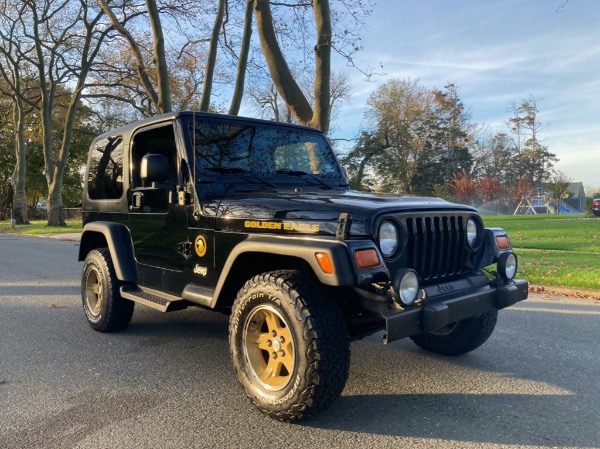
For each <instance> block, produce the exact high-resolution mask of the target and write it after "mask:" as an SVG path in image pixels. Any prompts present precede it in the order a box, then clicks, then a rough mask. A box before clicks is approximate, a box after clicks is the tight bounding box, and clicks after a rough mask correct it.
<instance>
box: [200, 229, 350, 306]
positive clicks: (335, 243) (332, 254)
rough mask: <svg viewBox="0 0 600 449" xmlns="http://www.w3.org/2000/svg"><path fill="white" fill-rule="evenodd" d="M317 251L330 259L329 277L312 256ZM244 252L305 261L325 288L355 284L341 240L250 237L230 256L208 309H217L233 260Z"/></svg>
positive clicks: (347, 254) (348, 253)
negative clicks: (331, 270) (331, 267)
mask: <svg viewBox="0 0 600 449" xmlns="http://www.w3.org/2000/svg"><path fill="white" fill-rule="evenodd" d="M318 252H321V253H326V254H327V255H328V256H329V258H330V260H331V262H332V265H333V268H334V269H333V273H332V274H327V273H324V272H323V270H321V267H320V266H319V264H318V262H317V259H316V257H315V253H318ZM244 253H264V254H271V255H272V254H275V255H281V256H288V257H297V258H299V259H302V260H304V261H305V262H307V263H308V265H309V266H310V267H311V269H312V271H313V272H314V274H315V275H316V277H317V278H318V279H319V281H320V282H322V283H323V284H325V285H329V286H335V287H338V286H346V285H354V284H355V283H356V273H355V271H354V266H353V264H352V261H351V259H350V250H349V249H348V247H347V245H346V244H345V243H344V242H343V241H341V240H319V239H298V238H287V237H280V236H277V237H274V236H263V235H251V236H249V237H248V239H246V240H244V241H243V242H241V243H239V244H238V245H237V246H236V247H235V248H234V249H233V250H232V251H231V253H230V254H229V257H228V258H227V261H226V262H225V265H224V266H223V271H222V272H221V276H220V278H219V281H218V283H217V287H216V289H215V295H214V296H213V300H212V304H211V307H213V308H214V307H215V306H216V304H217V301H218V297H219V294H220V292H221V291H222V289H223V286H224V284H225V282H226V280H227V278H228V276H229V275H230V272H231V269H232V267H233V266H234V264H235V261H236V260H237V258H238V257H239V256H240V255H242V254H244Z"/></svg>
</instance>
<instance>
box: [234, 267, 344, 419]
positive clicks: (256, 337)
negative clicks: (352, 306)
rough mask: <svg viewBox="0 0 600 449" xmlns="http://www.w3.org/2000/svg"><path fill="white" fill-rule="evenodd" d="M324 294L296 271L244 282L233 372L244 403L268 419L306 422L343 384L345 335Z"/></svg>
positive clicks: (236, 306) (338, 314)
mask: <svg viewBox="0 0 600 449" xmlns="http://www.w3.org/2000/svg"><path fill="white" fill-rule="evenodd" d="M323 288H324V287H323V286H321V285H320V284H319V283H318V282H317V281H315V280H313V279H312V278H310V277H308V276H305V275H303V274H301V273H300V272H298V271H292V270H285V271H274V272H268V273H263V274H261V275H258V276H255V277H254V278H252V279H250V280H249V281H248V282H246V284H245V285H244V286H243V288H242V289H241V290H240V292H239V293H238V295H237V298H236V300H235V303H234V305H233V308H232V313H231V321H230V324H229V347H230V351H231V358H232V361H233V365H234V367H235V370H236V373H237V376H238V379H239V381H240V383H241V384H242V386H243V388H244V390H245V392H246V395H247V396H248V397H249V398H250V400H251V401H252V402H253V403H254V405H255V406H256V407H258V408H259V409H260V410H261V411H263V412H264V413H266V414H268V415H269V416H271V417H273V418H276V419H279V420H282V421H288V422H292V421H297V420H299V419H302V418H306V417H308V416H310V415H312V414H314V413H316V412H318V411H321V410H323V409H325V408H326V407H328V406H329V405H330V404H331V403H332V402H333V401H334V400H335V399H336V398H337V397H338V396H339V395H340V394H341V392H342V390H343V389H344V386H345V384H346V380H347V378H348V368H349V364H350V349H349V338H348V332H347V329H346V326H345V323H344V321H343V317H342V315H341V312H340V310H339V308H338V307H337V306H336V304H335V303H333V302H332V301H331V300H330V299H329V298H327V297H326V296H325V295H324V294H323V293H322V291H323Z"/></svg>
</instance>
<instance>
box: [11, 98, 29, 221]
mask: <svg viewBox="0 0 600 449" xmlns="http://www.w3.org/2000/svg"><path fill="white" fill-rule="evenodd" d="M13 121H14V126H15V155H16V159H17V163H16V165H15V171H14V172H13V174H12V176H11V179H10V181H11V184H12V187H13V191H14V196H13V218H14V219H15V220H16V222H17V224H29V220H28V219H27V195H26V193H25V174H26V166H27V164H26V157H27V148H26V146H25V110H24V105H23V102H22V101H21V100H19V99H18V98H15V99H14V106H13Z"/></svg>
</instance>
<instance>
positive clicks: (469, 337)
mask: <svg viewBox="0 0 600 449" xmlns="http://www.w3.org/2000/svg"><path fill="white" fill-rule="evenodd" d="M497 319H498V311H497V310H496V309H491V310H488V311H487V312H485V313H482V314H481V315H479V316H476V317H471V318H466V319H464V320H461V321H457V322H456V323H452V324H449V325H448V326H445V327H443V328H442V329H438V330H436V331H434V332H429V333H427V334H419V335H414V336H412V337H410V338H411V340H412V341H414V342H415V343H416V345H417V346H419V347H420V348H422V349H424V350H426V351H429V352H434V353H436V354H442V355H449V356H455V355H461V354H466V353H467V352H470V351H473V350H474V349H476V348H478V347H479V346H481V345H482V344H484V343H485V341H486V340H487V339H488V338H490V335H492V332H493V331H494V328H495V327H496V321H497Z"/></svg>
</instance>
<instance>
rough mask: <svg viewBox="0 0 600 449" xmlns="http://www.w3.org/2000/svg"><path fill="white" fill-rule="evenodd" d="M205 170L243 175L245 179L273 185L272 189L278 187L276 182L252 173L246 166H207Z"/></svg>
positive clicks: (269, 185)
mask: <svg viewBox="0 0 600 449" xmlns="http://www.w3.org/2000/svg"><path fill="white" fill-rule="evenodd" d="M205 170H208V171H213V172H216V173H221V174H227V175H243V176H240V178H242V179H244V180H248V179H251V180H254V181H258V182H260V183H262V184H263V185H266V186H268V187H271V188H272V189H276V188H277V186H276V185H275V184H272V183H270V182H269V181H267V180H266V179H263V178H261V177H260V176H258V175H256V174H254V173H252V172H251V171H248V170H246V169H245V168H239V167H206V168H205Z"/></svg>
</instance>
